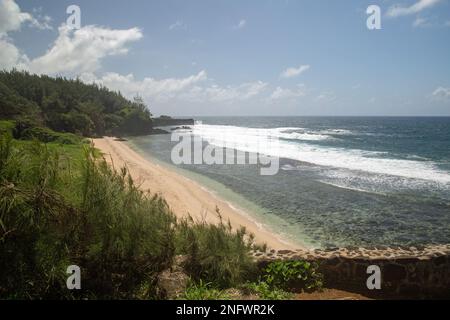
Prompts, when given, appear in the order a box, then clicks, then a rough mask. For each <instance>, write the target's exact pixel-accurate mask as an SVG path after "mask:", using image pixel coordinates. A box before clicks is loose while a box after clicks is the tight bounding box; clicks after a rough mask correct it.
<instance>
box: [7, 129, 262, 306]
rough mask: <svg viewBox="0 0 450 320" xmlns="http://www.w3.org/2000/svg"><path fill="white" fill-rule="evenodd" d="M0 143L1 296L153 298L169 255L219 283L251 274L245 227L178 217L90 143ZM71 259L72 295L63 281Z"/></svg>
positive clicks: (238, 280)
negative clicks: (76, 275)
mask: <svg viewBox="0 0 450 320" xmlns="http://www.w3.org/2000/svg"><path fill="white" fill-rule="evenodd" d="M4 125H5V124H4V123H3V126H4ZM0 140H1V142H0V270H1V271H2V272H1V273H0V298H67V299H70V298H81V297H87V298H158V297H159V296H158V291H157V290H156V286H155V281H156V278H157V275H158V273H159V272H160V271H162V270H163V269H165V268H167V267H168V266H169V265H170V264H171V263H172V259H173V258H174V255H175V254H184V255H187V256H188V260H187V264H186V269H187V270H188V271H189V274H190V276H191V277H192V279H194V281H195V279H197V280H198V279H204V280H205V281H214V283H215V285H216V286H218V287H221V288H226V287H230V286H233V285H237V284H239V283H242V282H244V281H245V280H246V279H248V278H249V277H250V275H251V273H252V272H253V271H254V265H253V262H252V261H251V259H250V258H249V255H248V251H249V250H250V246H251V245H250V244H248V243H245V242H244V240H243V238H244V232H243V231H239V232H237V233H235V232H232V231H231V230H230V229H229V228H228V227H227V226H225V225H222V226H211V225H206V224H194V223H193V222H191V221H188V220H186V221H176V219H175V217H174V215H173V214H172V212H170V210H169V208H168V206H167V204H166V203H165V202H164V200H163V199H161V198H159V197H157V196H155V195H150V194H145V193H143V192H141V191H140V190H139V189H138V188H137V187H136V186H135V185H134V184H133V181H132V180H131V178H130V177H129V175H128V174H127V172H126V170H121V171H120V172H115V171H113V170H112V169H111V168H110V167H108V166H107V164H106V163H105V162H104V161H102V159H101V158H100V157H99V154H98V152H96V151H95V150H94V149H93V148H91V147H90V146H89V145H87V144H81V143H78V144H73V145H63V144H57V143H47V144H43V143H40V142H37V141H20V140H13V139H11V138H7V136H6V135H3V136H2V137H1V139H0ZM71 264H76V265H79V266H80V267H81V268H82V280H83V289H82V290H80V291H69V290H67V289H66V287H65V286H66V279H67V274H66V268H67V266H69V265H71Z"/></svg>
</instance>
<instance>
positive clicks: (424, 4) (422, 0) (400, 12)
mask: <svg viewBox="0 0 450 320" xmlns="http://www.w3.org/2000/svg"><path fill="white" fill-rule="evenodd" d="M439 2H441V0H419V1H418V2H416V3H414V4H413V5H411V6H409V7H405V6H402V5H399V4H396V5H393V6H391V7H390V8H389V9H388V11H387V15H388V16H389V17H399V16H407V15H411V14H415V13H419V12H421V11H422V10H425V9H428V8H431V7H432V6H434V5H436V4H437V3H439Z"/></svg>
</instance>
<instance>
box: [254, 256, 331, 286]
mask: <svg viewBox="0 0 450 320" xmlns="http://www.w3.org/2000/svg"><path fill="white" fill-rule="evenodd" d="M317 268H318V265H317V264H315V263H310V262H307V261H301V260H298V261H274V262H271V263H270V264H269V265H268V266H267V267H266V268H265V270H264V275H263V281H264V282H265V283H267V285H268V286H269V287H271V288H279V289H283V290H291V289H306V290H320V289H322V286H323V278H322V274H320V273H319V272H318V271H317Z"/></svg>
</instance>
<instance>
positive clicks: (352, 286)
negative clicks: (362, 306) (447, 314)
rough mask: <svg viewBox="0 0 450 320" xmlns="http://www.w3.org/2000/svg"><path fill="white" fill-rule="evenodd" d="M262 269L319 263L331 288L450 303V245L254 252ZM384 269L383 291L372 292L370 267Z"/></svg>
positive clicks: (382, 275)
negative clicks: (278, 264)
mask: <svg viewBox="0 0 450 320" xmlns="http://www.w3.org/2000/svg"><path fill="white" fill-rule="evenodd" d="M253 255H254V257H255V259H256V260H257V261H258V264H259V265H260V267H264V266H265V265H267V264H268V263H269V262H271V261H275V260H306V261H311V262H317V263H318V264H319V271H320V272H322V273H323V275H324V278H325V285H326V287H328V288H336V289H343V290H348V291H352V292H357V293H361V294H363V295H366V296H369V297H381V298H394V299H395V298H398V299H402V298H419V299H420V298H444V299H445V298H447V299H450V245H435V246H424V247H372V248H357V247H354V248H335V249H315V250H295V251H290V250H279V251H275V250H271V251H269V252H254V253H253ZM370 265H377V266H379V267H380V269H381V289H380V290H376V289H374V290H369V289H368V288H367V285H366V281H367V278H368V277H369V276H370V274H367V267H368V266H370Z"/></svg>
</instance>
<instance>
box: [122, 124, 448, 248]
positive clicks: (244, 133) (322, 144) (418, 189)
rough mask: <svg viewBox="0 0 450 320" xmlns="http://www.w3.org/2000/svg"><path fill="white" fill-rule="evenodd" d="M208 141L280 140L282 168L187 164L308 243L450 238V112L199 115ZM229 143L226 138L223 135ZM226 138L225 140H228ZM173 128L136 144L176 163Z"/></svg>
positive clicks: (276, 227)
mask: <svg viewBox="0 0 450 320" xmlns="http://www.w3.org/2000/svg"><path fill="white" fill-rule="evenodd" d="M195 119H196V120H198V122H197V124H196V125H195V126H194V127H193V130H192V133H193V134H194V135H196V136H198V137H202V139H204V140H205V141H206V143H208V142H209V143H214V144H216V143H217V141H222V140H223V139H230V141H232V142H236V141H239V142H240V144H238V147H237V148H240V147H239V145H242V146H245V148H244V147H243V151H249V150H252V143H254V141H255V136H258V137H261V136H264V137H269V138H276V139H278V148H273V149H270V151H269V152H270V153H271V154H269V155H270V156H277V157H279V158H280V164H279V165H280V170H279V172H278V173H277V174H276V175H273V176H263V175H260V174H259V173H260V171H259V168H258V165H249V164H245V165H237V164H228V165H227V164H223V165H206V164H196V165H179V166H177V168H178V170H180V172H182V173H183V174H185V175H187V176H189V177H190V178H192V179H196V180H198V181H200V182H201V183H203V184H204V185H206V186H207V187H208V188H209V189H211V191H212V192H215V193H218V194H219V195H221V196H223V197H224V198H225V199H227V200H228V201H230V203H232V204H233V205H236V206H239V207H241V208H243V209H244V210H246V211H248V212H250V213H251V214H252V215H254V216H255V219H257V220H258V221H260V222H261V223H262V224H264V225H265V226H266V227H268V228H269V229H271V230H272V231H274V232H276V233H278V234H281V235H282V236H283V237H284V238H286V239H289V240H290V241H293V242H297V243H299V244H301V245H304V246H308V247H313V248H318V247H321V248H324V247H341V246H377V245H378V246H386V245H387V246H403V245H405V246H412V245H426V244H440V243H449V242H450V118H449V117H435V118H428V117H417V118H416V117H414V118H413V117H404V118H402V117H196V118H195ZM222 142H223V141H222ZM225 142H226V141H225ZM176 143H177V142H171V139H170V135H154V136H146V137H137V138H133V139H131V140H130V144H131V146H132V147H134V148H136V149H137V150H139V151H140V152H141V153H142V154H143V155H145V156H149V157H152V158H154V159H157V160H158V161H161V162H162V163H165V164H166V165H169V166H173V163H172V161H171V150H172V148H173V146H174V145H175V144H176Z"/></svg>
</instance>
